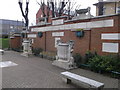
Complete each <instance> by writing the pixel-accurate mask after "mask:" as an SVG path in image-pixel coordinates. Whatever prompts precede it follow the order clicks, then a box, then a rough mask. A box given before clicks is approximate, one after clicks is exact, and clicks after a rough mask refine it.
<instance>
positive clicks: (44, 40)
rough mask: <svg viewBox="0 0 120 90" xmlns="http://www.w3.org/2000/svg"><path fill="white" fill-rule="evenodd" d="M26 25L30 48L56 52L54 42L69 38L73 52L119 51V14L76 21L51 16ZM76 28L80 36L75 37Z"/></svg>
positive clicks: (102, 53)
mask: <svg viewBox="0 0 120 90" xmlns="http://www.w3.org/2000/svg"><path fill="white" fill-rule="evenodd" d="M30 28H31V33H29V34H28V38H30V39H32V46H33V48H42V49H43V50H45V51H48V52H56V47H55V46H56V41H57V40H59V39H60V40H61V41H63V42H68V41H69V40H73V41H74V42H75V44H74V53H80V54H81V55H84V54H85V53H86V52H87V51H88V50H89V51H97V53H98V54H100V55H106V54H111V53H115V54H120V14H116V15H109V16H99V17H93V18H88V19H79V20H66V17H61V18H53V19H52V22H51V23H46V24H44V25H36V26H32V27H30ZM78 30H80V31H81V30H82V31H81V32H84V34H83V36H82V37H77V36H76V34H75V33H76V32H77V31H78ZM38 33H39V34H42V36H41V37H39V35H38Z"/></svg>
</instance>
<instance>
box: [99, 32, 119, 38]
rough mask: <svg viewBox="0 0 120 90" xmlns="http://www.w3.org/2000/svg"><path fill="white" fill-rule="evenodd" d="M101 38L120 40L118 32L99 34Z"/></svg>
mask: <svg viewBox="0 0 120 90" xmlns="http://www.w3.org/2000/svg"><path fill="white" fill-rule="evenodd" d="M101 39H106V40H120V33H108V34H101Z"/></svg>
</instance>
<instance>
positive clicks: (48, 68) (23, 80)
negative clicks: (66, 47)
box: [2, 51, 118, 88]
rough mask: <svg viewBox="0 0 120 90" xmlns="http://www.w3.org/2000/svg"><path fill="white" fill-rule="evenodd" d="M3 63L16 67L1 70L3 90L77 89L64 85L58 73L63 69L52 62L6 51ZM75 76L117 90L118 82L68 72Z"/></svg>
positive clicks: (76, 70)
mask: <svg viewBox="0 0 120 90" xmlns="http://www.w3.org/2000/svg"><path fill="white" fill-rule="evenodd" d="M3 61H12V62H14V63H16V64H18V66H12V67H6V68H3V69H2V87H3V88H78V86H77V85H75V84H65V83H64V82H63V81H62V79H61V78H62V77H61V75H60V72H63V71H65V70H64V69H61V68H58V67H56V66H53V65H52V64H51V63H52V61H50V60H46V59H41V58H39V57H34V56H30V57H28V58H27V57H24V56H21V55H20V53H18V52H13V51H6V52H5V54H4V55H3ZM70 71H71V72H74V73H76V74H79V75H82V76H86V77H88V78H92V79H95V80H97V81H100V82H103V83H105V88H117V87H118V80H117V79H113V78H109V77H105V76H103V75H100V74H97V73H94V72H91V71H87V70H83V69H74V70H70Z"/></svg>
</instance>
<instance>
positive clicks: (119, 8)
mask: <svg viewBox="0 0 120 90" xmlns="http://www.w3.org/2000/svg"><path fill="white" fill-rule="evenodd" d="M118 13H120V6H119V7H118V8H117V14H118Z"/></svg>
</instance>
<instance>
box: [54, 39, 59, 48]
mask: <svg viewBox="0 0 120 90" xmlns="http://www.w3.org/2000/svg"><path fill="white" fill-rule="evenodd" d="M58 40H60V38H55V47H57V42H58Z"/></svg>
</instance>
